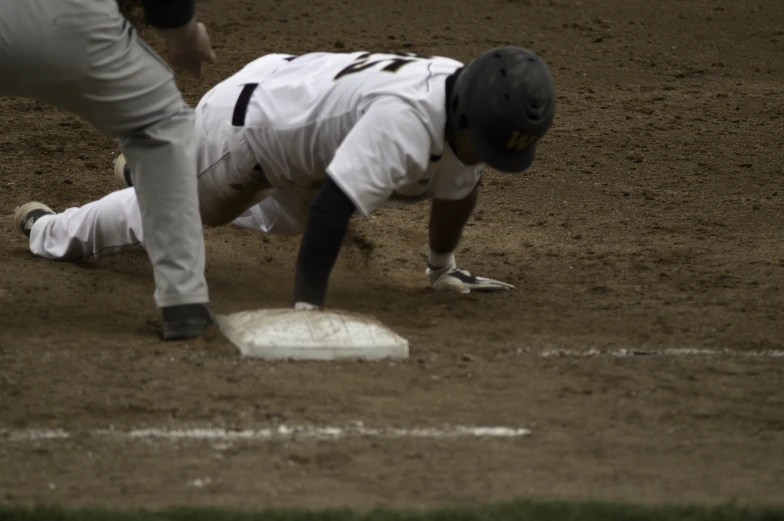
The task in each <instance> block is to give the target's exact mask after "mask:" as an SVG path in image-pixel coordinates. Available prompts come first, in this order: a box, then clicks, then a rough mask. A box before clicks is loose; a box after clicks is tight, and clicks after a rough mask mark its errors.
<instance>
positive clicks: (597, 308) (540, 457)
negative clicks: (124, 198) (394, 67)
mask: <svg viewBox="0 0 784 521" xmlns="http://www.w3.org/2000/svg"><path fill="white" fill-rule="evenodd" d="M371 5H372V7H369V6H371ZM199 11H200V13H201V16H202V18H203V19H204V21H205V22H206V23H207V24H208V25H209V27H210V29H211V31H212V34H213V39H214V43H215V44H216V47H217V52H218V53H219V56H220V63H219V64H217V65H215V66H211V67H209V68H208V69H207V72H206V77H205V78H204V79H203V80H202V81H195V80H191V79H189V78H182V79H181V80H180V81H181V86H182V88H183V90H184V92H185V94H186V97H187V99H188V101H189V102H191V103H193V104H195V103H196V102H197V100H198V98H199V96H200V95H201V94H202V93H204V92H205V91H206V90H207V89H208V88H209V87H210V86H211V85H213V84H214V83H216V82H218V81H220V80H221V79H222V78H224V77H226V76H228V75H230V74H231V73H233V72H234V71H236V70H238V69H239V68H240V67H242V66H243V65H244V64H245V63H246V62H247V61H249V60H251V59H253V58H255V57H258V56H260V55H263V54H266V53H268V52H291V53H302V52H305V51H309V50H337V51H340V50H359V49H363V50H403V51H415V52H420V53H428V54H441V55H447V56H452V57H455V58H458V59H461V60H464V61H467V60H469V59H471V58H472V57H474V56H475V55H477V54H478V53H479V52H481V51H483V50H485V49H488V48H491V47H495V46H498V45H503V44H507V43H512V44H516V45H522V46H527V47H530V48H532V49H534V50H536V51H538V52H540V53H542V54H543V55H544V57H545V58H546V59H547V60H548V62H549V64H550V65H551V68H552V71H553V74H554V76H555V80H556V87H557V91H558V109H557V110H558V112H557V118H556V124H555V126H554V128H553V129H552V131H551V132H550V134H549V135H548V136H547V137H546V139H545V140H544V141H543V142H542V143H541V145H540V148H539V155H538V158H537V161H536V163H535V165H534V167H533V168H532V169H531V170H530V171H529V172H527V173H525V174H522V175H516V176H507V175H499V174H497V173H493V172H488V173H487V175H486V182H485V187H484V189H483V192H482V196H481V202H480V208H479V210H478V212H477V214H476V216H475V218H474V219H472V221H471V223H470V227H469V228H468V229H467V233H466V236H465V240H464V243H463V244H462V246H461V248H460V250H459V261H460V264H461V266H463V267H466V268H468V269H471V270H474V271H476V272H478V273H480V274H484V275H488V276H493V277H497V278H501V279H504V280H507V281H509V282H512V283H514V284H516V285H517V288H518V289H517V290H516V291H514V292H510V293H508V294H500V295H479V296H474V295H469V296H452V295H443V294H435V293H433V292H432V291H430V290H428V289H427V284H426V282H427V281H426V279H425V277H424V275H423V271H424V261H425V255H426V251H427V250H426V238H427V211H428V207H427V205H426V204H421V205H417V206H413V207H410V208H405V209H387V210H383V211H379V212H378V213H377V214H375V215H374V216H373V218H371V219H369V220H368V221H366V222H357V223H356V230H357V233H360V234H362V235H363V236H364V237H366V238H368V239H369V240H371V241H372V242H373V243H374V244H375V245H376V247H375V250H374V252H373V256H372V259H371V261H370V263H369V264H367V265H365V264H363V259H362V256H361V255H360V254H359V253H358V252H357V251H356V250H355V249H354V250H352V249H348V250H346V251H345V252H344V254H343V255H342V256H341V259H340V261H339V265H338V267H337V268H336V272H335V275H334V277H333V281H332V285H331V293H330V301H329V305H331V306H332V307H334V308H342V309H348V310H353V311H361V312H366V313H371V314H373V315H374V316H376V317H378V318H379V319H381V320H382V321H384V322H385V323H386V324H388V325H389V326H391V327H393V328H394V329H395V330H396V331H397V332H398V333H400V334H402V335H404V336H406V337H407V338H409V339H410V341H411V359H410V360H408V361H405V362H398V363H389V362H381V363H293V362H289V363H284V362H277V363H265V362H260V361H248V360H244V359H241V358H240V357H239V356H238V354H237V353H236V351H235V350H234V349H233V348H232V347H231V346H230V345H227V344H226V343H225V342H222V341H221V340H219V339H217V340H212V341H205V340H199V341H193V342H185V343H175V344H164V343H162V342H159V341H158V339H157V337H156V332H157V321H158V313H157V310H156V309H155V308H154V306H153V303H152V290H153V285H152V277H151V270H150V269H149V266H148V263H147V259H146V257H145V256H144V254H131V255H124V256H118V257H113V258H109V259H104V260H101V261H95V262H85V263H80V264H64V263H52V262H48V261H45V260H40V259H34V258H32V257H31V255H30V254H29V252H28V251H27V249H26V242H25V240H24V237H23V236H21V235H20V234H19V233H18V232H17V231H15V230H14V229H13V227H12V224H11V216H12V213H13V210H14V208H15V206H17V205H18V204H21V203H24V202H27V201H29V200H41V201H44V202H46V203H48V204H50V205H51V206H53V207H55V208H56V209H65V208H66V207H68V206H72V205H76V204H82V203H86V202H88V201H90V200H92V199H94V198H98V197H100V196H102V195H104V194H106V193H108V192H110V191H111V190H113V189H114V181H113V177H112V172H111V159H112V156H113V154H115V153H116V148H115V145H114V143H113V142H112V141H111V140H109V139H106V138H104V137H102V136H100V135H98V134H97V133H96V132H94V131H93V130H92V129H90V128H89V127H88V126H86V125H85V124H84V123H83V122H81V121H80V120H78V119H76V118H73V117H71V116H69V115H67V114H63V113H60V112H58V111H56V110H53V109H51V108H49V107H46V106H42V105H40V104H38V103H36V102H33V101H28V100H0V119H1V120H2V127H3V132H2V138H1V141H0V156H2V159H3V161H2V162H1V163H0V183H1V185H2V189H1V190H0V208H2V212H3V214H4V215H5V216H6V218H5V219H4V220H3V221H2V223H0V238H1V239H2V243H3V244H4V247H3V248H2V249H0V270H1V272H0V429H3V430H4V432H5V433H4V434H0V468H2V469H3V470H2V472H0V502H5V503H24V504H29V503H34V502H46V503H52V502H57V503H61V504H66V505H81V504H98V505H110V506H147V507H158V506H165V505H171V504H191V505H223V506H231V507H264V506H309V507H318V506H323V505H346V506H355V507H363V508H367V507H373V506H376V505H394V506H407V507H420V506H426V505H436V504H446V503H468V502H476V501H489V500H503V499H510V498H513V497H516V496H535V497H558V498H580V499H589V498H590V499H624V500H630V501H645V502H647V501H672V502H692V501H700V502H707V503H717V502H727V501H731V500H737V501H740V502H765V503H779V504H780V503H784V488H782V483H784V386H783V385H782V384H783V383H784V357H782V356H781V355H782V349H784V296H783V295H784V243H782V220H783V219H784V217H782V215H783V212H782V210H784V203H783V200H784V152H783V151H782V146H781V144H782V143H784V117H783V114H782V112H783V111H784V108H783V107H784V89H783V88H782V84H784V58H782V57H784V26H783V25H782V21H784V4H782V2H780V1H779V0H750V1H747V2H735V1H730V0H711V1H706V0H678V1H676V0H661V1H658V2H649V1H646V0H626V1H620V0H617V1H610V0H581V1H576V0H555V1H553V0H485V1H482V2H479V1H470V0H450V1H448V2H447V1H444V0H428V1H427V2H420V1H407V0H396V1H392V0H377V1H375V2H366V1H361V0H345V1H343V2H335V3H332V2H325V1H321V0H311V1H310V2H305V1H302V0H287V1H286V2H282V1H278V2H272V1H263V0H256V1H251V0H245V1H230V0H200V1H199ZM153 42H154V44H155V45H156V46H157V45H158V44H159V42H157V41H155V40H153ZM158 48H160V47H158ZM207 246H208V265H209V266H208V277H209V283H210V287H211V292H212V299H213V308H214V310H215V311H217V312H219V313H226V312H232V311H238V310H242V309H254V308H261V307H278V306H284V305H286V304H287V303H288V300H289V295H290V291H291V287H292V271H293V265H294V260H295V255H296V248H297V246H298V240H297V239H287V238H280V237H263V236H261V235H260V234H256V233H253V232H250V231H244V230H239V229H233V228H230V227H227V228H220V229H210V230H208V232H207ZM558 349H561V350H566V351H565V352H562V355H561V356H545V355H546V354H548V353H550V354H552V353H553V351H552V350H558ZM618 349H637V350H644V349H647V350H655V349H659V350H665V351H658V352H656V353H658V354H656V353H654V354H651V355H649V356H631V357H619V356H603V355H607V354H612V353H613V352H614V351H613V350H618ZM673 349H694V350H703V351H672V350H673ZM548 350H550V351H548ZM589 350H594V351H589ZM666 350H670V351H666ZM590 352H593V353H598V354H597V355H596V356H588V357H580V356H576V355H577V354H579V353H590ZM711 353H712V354H711ZM356 421H362V422H364V424H365V425H368V426H372V427H379V428H386V427H400V428H413V427H427V426H431V427H438V426H444V425H486V426H509V427H523V428H528V429H530V430H531V435H530V436H527V437H523V438H516V439H486V438H476V439H473V438H469V439H421V438H420V439H414V438H400V439H388V438H376V439H371V438H359V439H357V438H346V439H336V440H297V439H292V440H288V441H287V440H270V441H264V440H261V441H259V440H248V441H236V442H226V443H224V442H220V443H218V442H203V441H165V440H150V439H122V440H117V439H108V438H100V437H96V436H94V435H93V434H94V433H95V431H96V430H98V429H109V428H114V429H119V430H124V431H128V430H132V429H140V428H145V427H152V428H159V429H163V428H183V427H186V426H209V427H214V428H240V429H249V428H257V427H268V426H274V425H277V424H281V423H283V424H287V425H315V426H326V425H334V426H345V425H350V424H351V423H352V422H356ZM32 428H36V429H66V430H68V431H70V432H72V436H71V437H70V438H69V439H65V440H62V439H50V440H37V441H32V440H25V439H15V438H13V437H12V435H11V434H12V433H19V432H21V431H22V430H24V429H32ZM198 480H201V481H198Z"/></svg>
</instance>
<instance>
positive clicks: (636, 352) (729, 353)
mask: <svg viewBox="0 0 784 521" xmlns="http://www.w3.org/2000/svg"><path fill="white" fill-rule="evenodd" d="M540 356H542V357H543V358H594V357H614V358H628V357H646V356H693V357H706V358H710V357H728V358H784V350H778V349H765V350H762V351H739V350H731V349H699V348H671V349H645V348H629V349H609V350H606V351H602V350H599V349H586V350H585V351H581V350H577V349H545V350H543V351H541V352H540Z"/></svg>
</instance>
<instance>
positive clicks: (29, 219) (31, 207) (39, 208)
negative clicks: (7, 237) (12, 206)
mask: <svg viewBox="0 0 784 521" xmlns="http://www.w3.org/2000/svg"><path fill="white" fill-rule="evenodd" d="M54 214H55V212H54V210H52V209H51V208H49V207H48V206H46V205H45V204H43V203H38V202H35V201H33V202H30V203H25V204H23V205H22V206H20V207H18V208H17V209H16V211H15V212H14V226H15V227H16V229H17V230H19V231H20V232H22V233H23V234H25V236H27V237H30V231H31V230H32V229H33V225H34V224H35V222H36V221H37V220H38V219H40V218H41V217H43V216H44V215H54Z"/></svg>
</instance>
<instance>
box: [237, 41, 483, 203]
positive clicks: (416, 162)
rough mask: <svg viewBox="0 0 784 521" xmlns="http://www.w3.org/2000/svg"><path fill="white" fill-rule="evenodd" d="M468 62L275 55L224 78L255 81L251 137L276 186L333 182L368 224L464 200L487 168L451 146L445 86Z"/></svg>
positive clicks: (366, 55) (249, 115)
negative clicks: (395, 211)
mask: <svg viewBox="0 0 784 521" xmlns="http://www.w3.org/2000/svg"><path fill="white" fill-rule="evenodd" d="M462 66H463V64H462V63H460V62H458V61H455V60H452V59H450V58H443V57H424V56H418V55H412V54H385V53H384V54H375V53H368V52H353V53H311V54H305V55H302V56H290V55H279V54H277V55H268V56H265V57H262V58H259V59H258V60H255V61H254V62H251V63H250V64H248V65H247V66H246V67H244V68H243V69H242V70H240V71H239V72H238V73H236V74H235V75H234V76H232V77H231V78H229V79H228V80H226V81H227V82H230V83H231V84H234V85H236V86H237V92H238V93H239V90H240V89H241V88H242V86H243V85H245V84H247V83H258V84H259V85H258V87H257V88H256V89H255V91H254V93H253V96H252V97H251V99H250V102H249V105H248V110H247V113H246V119H245V130H244V132H245V137H246V139H247V141H248V143H249V146H250V147H251V149H252V151H253V153H254V155H255V156H256V158H257V160H258V161H259V164H260V165H261V166H262V168H263V169H264V171H265V173H266V175H267V179H268V180H269V181H270V182H271V184H272V185H273V186H278V187H284V186H291V185H293V186H297V187H300V188H305V189H314V188H316V187H318V186H320V185H321V184H323V183H324V181H325V180H326V177H327V176H330V177H331V178H332V179H333V180H334V181H335V182H336V183H337V185H338V186H339V187H340V188H341V189H342V190H343V192H344V193H345V194H346V195H347V196H348V197H349V198H350V199H351V200H352V201H353V202H354V204H355V206H356V208H357V210H358V211H359V213H360V214H362V215H364V216H367V215H368V214H370V213H371V212H372V211H373V210H375V209H376V208H377V207H378V206H380V205H382V204H389V203H394V202H412V201H418V200H421V199H424V198H426V197H434V198H438V199H451V200H457V199H462V198H464V197H466V196H468V195H469V194H470V193H471V192H472V191H473V189H474V188H475V186H476V185H477V183H478V181H479V178H480V175H481V172H482V168H483V166H484V165H474V166H466V165H464V164H462V163H461V162H460V161H459V160H458V158H457V156H456V155H455V153H454V151H453V150H452V149H451V147H450V146H448V144H447V143H446V142H445V139H444V133H445V127H446V81H445V80H446V78H447V77H448V76H449V75H451V74H452V73H454V72H455V71H456V70H457V69H458V68H460V67H462Z"/></svg>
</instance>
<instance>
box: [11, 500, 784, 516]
mask: <svg viewBox="0 0 784 521" xmlns="http://www.w3.org/2000/svg"><path fill="white" fill-rule="evenodd" d="M107 520H111V521H784V506H782V507H743V506H737V505H726V506H717V507H700V506H652V507H648V506H641V505H629V504H618V503H598V502H590V503H569V502H549V501H515V502H511V503H502V504H497V505H488V506H472V507H465V508H460V507H455V508H441V509H434V510H422V511H413V510H406V511H398V510H390V509H379V510H373V511H370V512H363V513H358V512H353V511H351V510H336V509H332V510H320V511H316V510H279V509H272V510H261V511H240V510H222V509H214V508H209V509H199V508H172V509H166V510H160V511H147V510H110V509H82V508H79V509H69V508H60V507H54V506H46V507H43V506H42V507H11V506H0V521H107Z"/></svg>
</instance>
